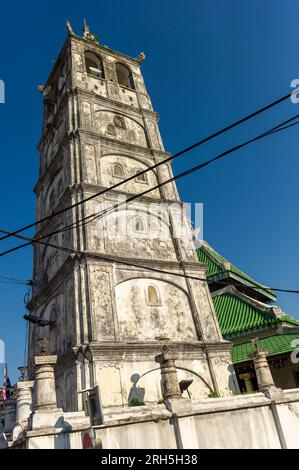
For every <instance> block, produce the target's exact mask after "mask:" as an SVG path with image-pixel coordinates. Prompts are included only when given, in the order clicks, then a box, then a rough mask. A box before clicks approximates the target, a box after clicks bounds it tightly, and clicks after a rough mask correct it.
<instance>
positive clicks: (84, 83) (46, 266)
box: [29, 24, 235, 411]
mask: <svg viewBox="0 0 299 470" xmlns="http://www.w3.org/2000/svg"><path fill="white" fill-rule="evenodd" d="M143 59H144V54H142V53H141V54H139V56H138V57H137V58H136V59H134V58H131V57H128V56H127V55H124V54H122V53H119V52H116V51H114V50H112V49H110V48H108V47H107V46H103V45H101V44H99V43H98V39H97V37H96V36H95V35H94V34H92V33H91V32H90V31H89V28H88V26H87V25H85V27H84V34H83V37H79V36H77V35H75V34H74V32H73V31H72V29H71V27H70V25H69V24H68V37H67V39H66V41H65V43H64V45H63V48H62V50H61V52H60V54H59V57H58V59H57V61H56V63H55V65H54V67H53V70H52V72H51V74H50V76H49V78H48V80H47V83H46V85H45V86H44V87H43V94H44V125H43V134H42V137H41V140H40V142H39V147H38V148H39V152H40V174H39V180H38V183H37V185H36V187H35V192H36V198H37V219H41V218H42V217H44V216H45V215H49V214H51V213H53V212H57V211H58V210H60V209H63V208H65V207H67V206H69V205H71V204H74V203H77V202H79V201H81V200H83V199H85V198H87V197H89V196H92V195H94V194H96V193H99V192H100V191H102V190H104V189H105V188H109V187H110V186H112V185H114V184H116V183H117V182H120V181H121V180H123V179H126V178H128V177H130V176H132V175H135V174H137V173H138V172H140V171H142V170H143V169H146V168H148V167H150V166H152V165H153V164H155V163H158V162H160V161H163V160H165V159H166V158H167V157H168V156H169V154H168V153H166V152H165V150H164V147H163V143H162V140H161V137H160V132H159V128H158V116H157V114H156V113H155V112H154V111H153V107H152V104H151V100H150V98H149V96H148V94H147V91H146V88H145V85H144V81H143V77H142V75H141V71H140V64H141V62H142V60H143ZM171 176H172V170H171V166H170V164H168V163H167V164H165V165H161V166H160V167H158V168H157V169H156V170H154V171H152V170H151V171H149V172H147V173H145V174H144V175H143V176H140V177H138V178H134V179H133V180H131V181H130V182H128V183H125V184H123V185H121V186H119V187H118V188H117V189H115V190H110V191H108V192H106V193H105V194H103V195H102V196H98V197H96V198H93V199H90V200H89V201H88V202H86V203H84V204H81V205H78V206H77V207H75V208H73V209H71V210H68V211H66V212H64V213H62V214H61V215H58V216H55V217H53V218H51V219H49V220H48V221H46V222H44V223H43V224H39V225H38V230H37V234H36V235H37V236H43V235H45V234H47V233H50V232H53V231H56V230H58V229H60V228H61V229H63V228H64V227H65V226H66V225H69V224H73V223H75V222H78V221H80V220H81V219H82V218H84V217H86V216H88V215H90V214H92V213H94V212H96V211H99V210H101V209H104V208H105V207H107V206H111V205H113V204H115V203H117V202H118V201H119V197H120V196H122V197H124V196H126V197H129V196H130V195H132V194H139V193H141V192H142V191H144V190H146V189H147V188H150V187H151V186H154V185H156V184H157V183H159V182H162V181H163V180H165V179H168V178H170V177H171ZM162 203H163V204H162ZM161 204H162V206H161ZM174 204H176V207H180V206H181V205H182V204H181V202H180V199H179V196H178V193H177V189H176V185H175V183H174V182H173V183H171V184H168V185H166V186H163V187H161V188H159V189H156V190H154V191H152V192H150V193H149V194H147V195H145V196H143V197H139V198H138V199H137V200H135V201H132V202H131V203H130V204H129V205H128V208H127V210H122V211H119V212H118V213H117V214H110V215H108V216H107V217H106V218H103V217H102V218H101V219H97V220H94V221H92V222H90V223H87V224H78V225H79V226H78V227H76V228H74V229H73V230H68V231H65V232H61V233H59V234H57V235H54V236H52V237H50V238H49V239H48V240H47V241H49V242H51V243H53V244H58V245H62V246H66V247H68V248H71V249H74V250H77V251H80V252H81V253H74V254H70V253H66V252H63V251H60V250H56V249H54V248H51V247H47V246H43V245H41V244H37V245H36V247H35V253H34V275H33V295H32V301H31V303H30V309H31V314H32V315H34V316H37V317H39V318H41V319H45V320H50V325H48V326H46V327H42V326H40V325H37V324H32V323H30V335H29V366H30V367H29V370H30V374H33V368H32V367H31V364H32V362H33V357H34V355H35V354H36V353H37V351H38V345H37V339H38V338H40V337H48V339H49V347H48V353H49V354H57V355H58V362H57V366H56V385H57V397H58V406H59V407H62V408H63V409H64V410H65V411H75V410H81V409H82V406H83V400H82V397H83V396H84V394H82V393H81V391H82V390H85V389H88V388H91V387H93V386H95V385H97V386H98V390H99V395H100V401H101V403H102V406H103V409H104V411H105V409H107V408H109V407H121V406H126V405H130V404H140V403H143V402H145V403H148V402H153V403H156V402H157V401H159V399H160V398H161V396H162V392H161V383H160V381H161V375H160V370H159V364H157V362H156V361H155V357H156V356H157V355H158V354H159V353H160V352H161V347H162V345H161V343H163V344H164V343H165V342H167V343H169V348H170V350H171V351H172V352H173V353H174V355H175V356H176V357H177V358H178V359H177V361H176V364H177V367H178V373H179V379H180V380H181V379H186V378H188V379H193V383H192V385H191V386H190V388H189V390H190V392H191V395H192V398H194V399H198V398H201V397H205V396H207V395H208V394H209V393H210V391H211V390H214V391H217V392H219V393H220V394H228V393H229V391H230V390H233V389H234V387H235V385H234V372H233V367H232V365H231V359H230V352H229V351H230V346H231V345H230V343H228V342H227V341H224V340H223V338H222V336H221V332H220V330H219V326H218V323H217V319H216V316H215V311H214V308H213V303H212V300H211V297H210V293H209V289H208V286H207V284H206V283H205V282H203V281H198V280H196V279H190V278H186V277H183V276H182V277H179V276H176V275H174V274H171V273H172V272H173V273H179V274H181V275H188V276H191V277H195V278H200V279H202V278H204V277H205V265H203V264H201V263H199V262H198V260H197V258H196V253H195V251H194V249H193V248H192V247H191V245H190V243H189V241H190V239H191V238H192V235H191V229H190V226H189V224H188V222H187V219H186V218H185V217H184V216H183V217H182V223H181V225H182V227H183V228H182V230H183V236H182V237H176V236H175V235H174V234H175V233H176V232H175V230H176V228H177V221H176V222H174V213H173V211H171V210H170V208H171V207H173V205H174ZM124 221H125V225H126V227H127V228H128V231H129V235H128V236H125V235H124V234H123V233H122V232H121V233H120V231H119V228H120V227H121V226H122V224H123V222H124ZM111 227H112V228H114V229H116V233H114V234H112V233H111ZM117 230H118V231H117ZM153 233H154V234H155V235H154V236H153ZM99 256H102V257H105V260H103V259H100V258H99ZM110 258H111V259H110ZM121 262H123V263H132V264H136V265H140V267H136V266H130V265H127V264H122V263H121ZM150 268H154V269H156V270H162V271H168V272H170V274H165V273H158V272H156V271H151V270H150Z"/></svg>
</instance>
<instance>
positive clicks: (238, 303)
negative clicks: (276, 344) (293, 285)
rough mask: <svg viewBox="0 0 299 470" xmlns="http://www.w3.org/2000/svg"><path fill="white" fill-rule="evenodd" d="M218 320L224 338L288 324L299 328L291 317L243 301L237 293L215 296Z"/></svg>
mask: <svg viewBox="0 0 299 470" xmlns="http://www.w3.org/2000/svg"><path fill="white" fill-rule="evenodd" d="M213 303H214V306H215V310H216V314H217V318H218V321H219V325H220V329H221V331H222V334H223V336H231V335H236V334H244V333H246V332H249V331H251V330H257V329H260V328H266V327H271V326H279V325H281V324H287V325H291V326H297V327H299V321H298V320H296V319H295V318H293V317H290V316H289V315H286V314H283V315H281V316H278V315H275V313H274V312H273V311H271V310H270V308H269V310H268V311H267V310H265V309H263V308H262V307H261V308H259V307H258V306H257V305H254V304H252V303H250V301H249V300H248V301H246V300H243V299H242V298H240V297H239V296H238V295H237V293H236V294H234V293H231V292H221V291H220V292H219V295H217V293H215V294H214V295H213Z"/></svg>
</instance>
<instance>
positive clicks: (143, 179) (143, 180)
mask: <svg viewBox="0 0 299 470" xmlns="http://www.w3.org/2000/svg"><path fill="white" fill-rule="evenodd" d="M136 181H139V183H146V182H147V177H146V174H145V173H143V174H142V175H138V176H136Z"/></svg>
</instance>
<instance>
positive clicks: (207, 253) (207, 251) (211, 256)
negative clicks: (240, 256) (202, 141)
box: [196, 242, 276, 300]
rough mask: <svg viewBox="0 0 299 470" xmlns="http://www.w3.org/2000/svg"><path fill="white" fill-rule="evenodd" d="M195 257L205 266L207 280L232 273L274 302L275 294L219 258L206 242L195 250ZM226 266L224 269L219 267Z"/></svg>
mask: <svg viewBox="0 0 299 470" xmlns="http://www.w3.org/2000/svg"><path fill="white" fill-rule="evenodd" d="M196 251H197V257H198V260H199V261H200V262H201V263H205V264H207V267H208V269H207V273H206V276H207V278H208V279H209V278H212V277H213V276H217V275H221V274H225V273H232V274H234V275H236V276H237V277H238V278H239V280H240V281H242V280H244V281H246V282H247V283H249V284H252V285H254V286H256V287H258V288H259V289H260V290H262V291H263V292H264V293H266V295H267V296H268V297H269V298H270V299H271V300H276V296H275V294H274V293H273V292H272V291H271V290H269V289H267V288H266V287H265V286H263V285H262V284H259V283H258V282H256V281H255V280H254V279H252V278H251V277H250V276H248V275H247V274H245V273H243V271H241V270H240V269H238V268H237V267H236V266H234V265H233V264H232V263H230V262H229V261H227V260H226V259H225V258H223V256H221V255H220V254H219V253H217V251H215V250H214V249H213V248H212V247H211V246H210V245H209V244H208V243H207V242H203V243H202V246H201V247H200V248H197V250H196ZM223 264H225V265H227V266H228V269H226V267H224V266H221V265H223Z"/></svg>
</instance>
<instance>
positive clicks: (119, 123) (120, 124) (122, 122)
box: [114, 116, 126, 129]
mask: <svg viewBox="0 0 299 470" xmlns="http://www.w3.org/2000/svg"><path fill="white" fill-rule="evenodd" d="M114 124H115V126H116V127H120V128H121V129H125V128H126V124H125V120H124V119H123V118H122V117H121V116H114Z"/></svg>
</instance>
